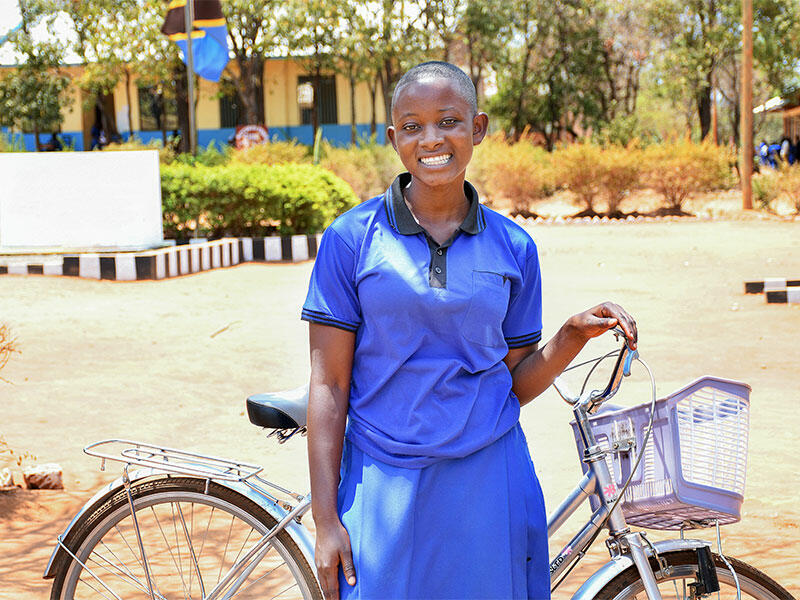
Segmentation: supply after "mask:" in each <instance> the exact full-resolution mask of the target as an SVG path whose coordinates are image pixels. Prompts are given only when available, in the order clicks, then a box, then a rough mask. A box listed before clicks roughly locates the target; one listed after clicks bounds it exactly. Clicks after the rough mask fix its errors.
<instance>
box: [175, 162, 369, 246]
mask: <svg viewBox="0 0 800 600" xmlns="http://www.w3.org/2000/svg"><path fill="white" fill-rule="evenodd" d="M161 196H162V203H163V211H164V231H165V233H167V234H168V235H169V236H172V237H175V238H178V239H181V238H186V237H190V236H191V235H192V234H194V233H198V234H200V235H203V236H210V237H214V238H216V237H223V236H242V235H255V236H260V235H266V234H269V233H272V232H274V231H278V232H280V233H282V234H294V233H313V232H317V231H321V230H322V229H324V228H325V227H326V226H327V225H328V224H330V222H331V221H333V219H334V218H335V217H336V216H337V215H338V214H340V213H342V212H344V211H345V210H347V209H348V208H350V207H351V206H354V205H355V204H356V203H357V198H356V197H355V195H354V194H353V192H352V190H351V189H350V188H349V187H348V186H347V184H346V183H345V182H344V181H342V180H341V179H339V178H338V177H336V176H335V175H334V174H333V173H330V172H329V171H327V170H325V169H322V168H320V167H315V166H313V165H303V164H283V165H272V166H262V165H248V164H230V165H224V166H213V167H208V166H204V165H199V166H189V165H185V164H180V163H178V164H174V165H166V166H163V167H162V168H161Z"/></svg>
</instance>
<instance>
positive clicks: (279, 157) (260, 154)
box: [231, 140, 311, 165]
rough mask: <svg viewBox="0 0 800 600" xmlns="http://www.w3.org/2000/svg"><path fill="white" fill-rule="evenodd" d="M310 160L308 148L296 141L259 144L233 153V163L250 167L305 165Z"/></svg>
mask: <svg viewBox="0 0 800 600" xmlns="http://www.w3.org/2000/svg"><path fill="white" fill-rule="evenodd" d="M310 160H311V159H310V157H309V154H308V146H304V145H303V144H298V143H297V141H296V140H291V141H287V142H270V143H269V144H258V145H256V146H251V147H249V148H245V149H244V150H234V151H233V152H232V153H231V161H232V162H236V163H244V164H248V165H277V164H281V163H303V162H309V161H310Z"/></svg>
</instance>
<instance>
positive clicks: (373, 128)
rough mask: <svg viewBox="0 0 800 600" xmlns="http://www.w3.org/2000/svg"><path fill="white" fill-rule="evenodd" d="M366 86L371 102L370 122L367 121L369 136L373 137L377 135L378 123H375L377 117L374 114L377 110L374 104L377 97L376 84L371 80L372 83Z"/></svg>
mask: <svg viewBox="0 0 800 600" xmlns="http://www.w3.org/2000/svg"><path fill="white" fill-rule="evenodd" d="M368 85H369V96H370V100H371V102H370V108H371V115H370V121H369V134H370V135H375V134H376V133H378V123H377V120H378V117H377V115H376V114H375V111H376V110H377V108H376V105H375V102H376V100H377V96H378V82H377V81H376V80H374V79H373V80H372V83H369V84H368Z"/></svg>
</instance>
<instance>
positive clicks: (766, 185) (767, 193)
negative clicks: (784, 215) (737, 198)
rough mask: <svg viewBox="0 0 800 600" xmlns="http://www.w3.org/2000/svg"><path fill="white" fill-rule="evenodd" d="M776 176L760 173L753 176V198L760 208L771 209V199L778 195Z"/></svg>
mask: <svg viewBox="0 0 800 600" xmlns="http://www.w3.org/2000/svg"><path fill="white" fill-rule="evenodd" d="M778 193H779V190H778V186H777V176H776V175H771V174H761V175H759V176H757V177H753V199H754V200H755V201H756V206H757V207H758V208H760V209H761V210H772V201H773V200H775V198H777V197H778Z"/></svg>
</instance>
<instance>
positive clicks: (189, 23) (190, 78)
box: [183, 0, 197, 155]
mask: <svg viewBox="0 0 800 600" xmlns="http://www.w3.org/2000/svg"><path fill="white" fill-rule="evenodd" d="M183 15H184V21H185V24H186V80H187V82H188V84H189V132H188V138H187V139H188V140H189V152H191V153H192V154H193V155H194V154H197V130H196V128H195V122H194V120H195V119H194V117H195V115H194V93H195V92H194V59H193V57H192V30H193V29H194V0H186V5H185V6H184V7H183Z"/></svg>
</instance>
